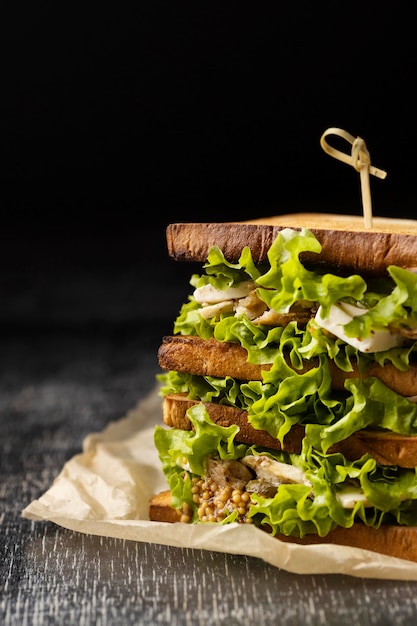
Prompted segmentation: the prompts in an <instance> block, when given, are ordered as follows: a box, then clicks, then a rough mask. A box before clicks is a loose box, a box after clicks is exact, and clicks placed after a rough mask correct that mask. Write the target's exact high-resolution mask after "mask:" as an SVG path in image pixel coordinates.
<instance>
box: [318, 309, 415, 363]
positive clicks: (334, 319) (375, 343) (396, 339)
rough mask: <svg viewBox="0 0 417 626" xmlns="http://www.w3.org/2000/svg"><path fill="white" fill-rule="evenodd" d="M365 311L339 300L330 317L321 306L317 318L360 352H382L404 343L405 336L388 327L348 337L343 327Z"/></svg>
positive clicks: (326, 328)
mask: <svg viewBox="0 0 417 626" xmlns="http://www.w3.org/2000/svg"><path fill="white" fill-rule="evenodd" d="M364 313H366V309H363V308H361V307H357V306H353V305H352V304H347V303H346V302H339V303H338V304H334V305H333V306H331V307H330V311H329V315H328V317H323V311H322V307H321V306H320V307H319V309H318V311H317V313H316V317H315V320H316V322H317V324H318V325H319V326H321V327H322V328H324V329H325V330H327V331H329V332H330V333H332V334H333V335H336V337H339V339H342V340H343V341H344V342H345V343H348V344H349V345H351V346H353V347H354V348H357V349H358V350H360V352H381V351H382V350H389V349H390V348H395V347H397V346H400V345H402V344H403V343H404V338H403V337H402V336H401V335H399V334H393V333H391V331H390V330H389V329H388V328H375V329H374V330H373V331H372V332H371V334H370V335H369V337H362V338H361V337H348V336H347V335H346V333H345V332H344V329H343V327H344V326H345V325H346V324H348V323H349V322H351V321H352V319H353V318H354V317H357V316H358V315H363V314H364Z"/></svg>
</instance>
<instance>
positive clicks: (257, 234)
mask: <svg viewBox="0 0 417 626" xmlns="http://www.w3.org/2000/svg"><path fill="white" fill-rule="evenodd" d="M286 227H291V228H295V229H301V228H308V229H309V230H311V231H312V233H313V234H314V235H315V236H316V237H317V239H318V241H319V242H320V243H321V245H322V251H321V253H320V254H319V255H318V254H316V253H308V252H306V253H303V254H302V255H301V256H300V258H301V260H302V261H303V262H304V263H305V264H306V265H307V266H312V265H323V266H325V267H331V268H332V271H333V272H334V273H340V274H342V275H343V274H351V273H359V274H364V275H365V274H369V275H383V274H384V273H385V272H386V269H387V267H388V266H389V265H398V266H400V267H403V268H407V269H415V268H416V265H417V261H416V259H417V220H405V219H404V220H402V219H395V218H380V217H375V218H374V219H373V227H372V229H365V227H364V221H363V218H362V217H359V216H355V215H337V214H326V213H294V214H283V215H277V216H272V217H266V218H260V219H256V220H250V221H244V222H215V223H205V222H202V223H198V222H197V223H174V224H169V225H168V227H167V230H166V238H167V246H168V253H169V255H170V256H171V257H172V258H173V259H176V260H178V261H195V262H205V261H206V260H207V256H208V252H209V249H210V248H211V246H214V245H216V246H218V247H219V248H220V249H221V250H222V251H223V254H224V255H225V257H226V259H227V260H228V261H230V262H232V263H235V262H236V261H237V260H238V259H239V257H240V254H241V252H242V250H243V248H244V247H245V246H249V247H250V249H251V251H252V256H253V259H254V261H255V263H262V262H264V261H265V260H266V259H267V253H268V250H269V248H270V247H271V245H272V243H273V241H274V240H275V239H276V237H277V235H278V233H279V232H280V231H281V230H282V229H283V228H286Z"/></svg>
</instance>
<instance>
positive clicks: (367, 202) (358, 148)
mask: <svg viewBox="0 0 417 626" xmlns="http://www.w3.org/2000/svg"><path fill="white" fill-rule="evenodd" d="M328 135H338V136H339V137H342V139H345V140H346V141H348V142H349V143H350V144H351V145H352V149H351V153H350V154H346V153H345V152H342V151H341V150H337V149H336V148H333V147H332V146H330V145H329V144H328V143H327V141H326V137H327V136H328ZM320 145H321V147H322V148H323V150H324V151H325V152H326V153H327V154H329V155H330V156H332V157H334V158H335V159H338V160H339V161H343V163H347V164H348V165H351V166H352V167H354V168H355V170H356V171H357V172H359V174H360V181H361V192H362V209H363V216H364V220H365V228H367V229H369V228H372V200H371V188H370V183H369V175H370V174H372V175H373V176H376V177H377V178H382V179H383V178H385V177H386V175H387V172H384V170H380V169H378V168H377V167H374V166H373V165H371V158H370V155H369V151H368V149H367V147H366V144H365V142H364V140H363V139H362V138H361V137H356V138H355V137H353V135H351V134H350V133H348V132H347V131H345V130H343V129H341V128H334V127H332V128H328V129H327V130H326V131H325V132H324V133H323V135H322V136H321V138H320Z"/></svg>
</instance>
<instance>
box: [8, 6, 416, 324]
mask: <svg viewBox="0 0 417 626" xmlns="http://www.w3.org/2000/svg"><path fill="white" fill-rule="evenodd" d="M9 4H10V6H9V7H8V8H6V9H3V13H4V15H3V20H2V33H3V34H2V43H3V46H4V53H3V55H2V56H3V61H4V62H3V70H2V74H3V77H2V83H3V89H2V92H3V95H2V98H1V100H2V103H1V106H2V111H3V113H2V121H3V123H2V138H1V150H2V153H3V162H4V164H3V166H2V171H1V186H0V194H1V198H2V202H1V211H2V228H1V235H0V241H1V258H0V261H1V265H2V268H3V272H2V273H1V287H2V293H3V296H2V301H3V306H2V311H1V313H0V317H1V316H2V318H3V320H5V321H7V322H10V323H12V322H14V323H15V322H16V320H17V319H21V320H26V321H28V322H30V323H33V322H34V321H38V322H39V323H40V322H41V321H42V320H43V321H45V322H48V323H49V322H51V321H52V320H55V321H56V320H57V319H58V318H59V319H61V320H62V318H65V319H73V320H75V319H78V316H79V317H82V311H83V310H84V311H85V313H86V316H87V317H88V318H89V319H95V320H96V321H97V320H100V319H102V317H103V316H104V317H106V315H107V316H108V310H109V308H108V307H109V300H111V301H112V303H113V305H114V301H115V300H117V299H119V302H120V303H121V304H120V307H119V309H118V310H119V312H120V311H122V310H123V311H124V313H119V319H122V320H126V318H129V319H130V318H135V317H136V318H137V316H138V315H140V310H141V307H140V306H139V303H137V304H136V305H135V302H136V298H137V296H136V295H135V297H134V298H132V297H131V293H132V292H135V291H136V287H137V288H138V289H140V287H139V282H140V280H142V281H143V280H145V281H146V280H147V281H151V280H153V279H151V278H150V274H151V273H152V268H154V267H156V266H158V264H159V266H160V265H161V264H162V265H163V272H162V273H163V275H164V277H165V280H166V281H168V282H169V283H170V281H171V278H172V276H171V275H170V274H169V271H173V270H168V277H167V275H166V274H165V273H164V272H165V263H166V258H165V246H164V229H165V225H166V224H167V223H168V222H171V221H181V220H186V221H189V220H192V221H212V220H229V219H244V218H250V217H254V216H262V215H267V214H272V213H277V212H292V211H300V210H302V211H305V210H307V211H309V210H320V211H335V212H347V213H360V212H361V199H360V185H359V176H358V174H357V172H355V171H354V169H353V168H350V167H348V166H347V165H344V164H342V163H340V162H338V161H335V160H333V159H331V158H330V157H329V156H327V155H326V154H325V153H324V152H323V151H322V150H321V148H320V145H319V139H320V136H321V134H322V132H323V131H324V130H325V129H326V128H328V127H330V126H339V127H341V128H344V129H346V130H347V131H349V132H350V133H351V134H353V135H355V136H356V135H360V136H361V137H363V138H364V139H365V141H366V143H367V146H368V149H369V151H370V154H371V159H372V162H373V163H374V165H376V166H377V167H380V168H382V169H385V170H386V171H387V172H388V177H387V178H386V180H384V181H381V180H377V179H372V180H371V192H372V198H373V210H374V214H380V215H396V216H397V217H408V216H414V213H415V211H414V206H415V197H416V191H415V173H414V170H415V166H416V164H417V160H416V156H415V154H416V152H415V147H416V145H417V144H416V139H417V138H416V127H415V121H414V118H415V95H414V77H415V74H416V72H415V66H416V56H415V52H416V44H415V33H414V21H413V18H412V16H411V15H408V14H407V13H406V12H404V10H401V9H400V8H399V7H401V6H403V5H398V3H397V4H394V3H386V5H384V6H381V4H380V3H375V2H360V3H352V2H349V3H334V2H322V3H312V2H308V3H307V2H306V3H300V2H298V3H297V2H296V3H278V2H274V3H256V4H255V3H252V4H249V3H248V4H246V5H245V4H242V3H238V2H225V3H212V2H191V3H188V2H187V3H183V2H172V1H162V0H154V1H152V2H135V3H133V2H127V3H119V4H117V5H116V4H112V5H111V4H110V5H97V6H96V7H94V8H87V7H85V6H84V7H82V8H79V9H78V8H76V7H75V6H74V5H70V4H66V5H62V3H51V6H49V7H48V5H47V4H42V6H39V3H28V6H27V7H24V8H23V7H22V6H21V5H15V4H13V3H9ZM6 12H7V14H6ZM345 147H346V148H347V146H345ZM162 259H163V260H162ZM0 271H1V268H0ZM175 271H176V270H175ZM117 273H118V274H117ZM116 274H117V276H116ZM93 275H94V276H93ZM86 277H89V278H88V280H87V278H86ZM109 277H110V278H109ZM49 279H51V280H49ZM78 279H80V280H81V282H82V281H84V282H83V285H84V287H83V289H84V291H82V296H81V297H80V296H78V297H77V304H76V305H75V304H74V301H73V300H71V298H69V297H68V293H69V289H70V286H71V285H73V284H75V283H76V282H77V280H78ZM48 281H49V282H48ZM86 281H87V283H86ZM94 281H95V282H94ZM123 281H124V282H123ZM93 284H94V289H95V292H94V289H92V285H93ZM123 284H124V285H125V291H123V290H122V287H121V285H123ZM65 285H66V286H67V291H65ZM115 285H116V286H115ZM62 290H64V291H62ZM118 290H119V291H118ZM121 290H122V293H121ZM92 293H95V294H96V296H94V297H93V296H92ZM97 293H99V294H100V297H101V298H102V299H100V297H98V296H97ZM128 294H129V295H128ZM106 297H107V301H104V302H103V299H104V300H105V299H106ZM98 302H100V305H98V304H97V303H98ZM113 308H114V306H113ZM53 310H55V311H57V313H56V315H55V317H54V315H53V313H52V311H53ZM128 310H129V311H130V312H129V313H127V311H128ZM88 311H89V313H88ZM103 311H107V313H103ZM114 315H115V316H116V317H117V314H116V313H114Z"/></svg>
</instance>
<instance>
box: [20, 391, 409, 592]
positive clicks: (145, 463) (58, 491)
mask: <svg viewBox="0 0 417 626" xmlns="http://www.w3.org/2000/svg"><path fill="white" fill-rule="evenodd" d="M155 424H162V401H161V398H160V397H159V395H158V388H157V387H156V388H155V389H154V390H153V391H152V392H151V393H150V394H149V395H148V396H147V397H146V398H145V399H144V400H143V401H142V402H141V403H140V404H138V406H137V407H135V408H134V409H132V410H131V411H129V412H128V414H127V415H126V416H125V417H124V418H122V419H120V420H119V421H116V422H112V423H110V424H109V425H108V427H107V428H106V429H105V430H103V431H102V432H100V433H92V434H90V435H88V436H87V437H86V438H85V440H84V442H83V450H82V452H80V454H77V455H76V456H74V457H73V458H72V459H70V460H69V461H68V462H67V463H66V464H65V465H64V467H63V468H62V470H61V472H60V474H59V475H58V476H57V478H56V479H55V481H54V482H53V484H52V485H51V487H50V488H49V489H48V490H47V491H46V492H45V493H44V494H43V495H42V496H41V497H40V498H39V499H38V500H34V501H33V502H31V503H30V504H29V505H28V506H27V507H26V508H25V509H24V510H23V512H22V515H23V517H24V518H27V519H30V520H35V521H51V522H54V523H55V524H57V525H59V526H62V527H64V528H68V529H70V530H73V531H77V532H81V533H88V534H93V535H103V536H108V537H116V538H122V539H130V540H133V541H144V542H150V543H157V544H165V545H169V546H176V547H180V548H197V549H203V550H213V551H217V552H226V553H230V554H241V555H247V556H253V557H258V558H260V559H263V560H264V561H266V562H268V563H270V564H271V565H274V566H276V567H278V568H281V569H284V570H286V571H288V572H292V573H295V574H330V573H332V574H347V575H350V576H356V577H363V578H383V579H392V580H394V579H395V580H417V564H416V563H411V562H409V561H405V560H402V559H396V558H392V557H386V556H383V555H379V554H376V553H374V552H370V551H368V550H360V549H358V548H349V547H345V546H334V545H330V544H321V545H311V546H301V545H297V544H292V543H287V542H282V541H279V540H278V539H276V538H274V537H271V536H270V535H268V534H267V533H266V532H264V531H262V530H259V529H258V528H255V527H254V526H250V525H241V524H227V525H224V526H220V525H219V526H217V525H204V524H193V525H192V524H182V523H178V524H168V523H160V522H151V521H149V517H148V502H149V498H150V497H151V496H152V495H153V494H155V493H158V492H159V491H162V490H164V489H166V488H167V484H166V481H165V478H164V476H163V474H162V471H161V469H160V462H159V459H158V455H157V452H156V449H155V448H154V444H153V432H154V426H155Z"/></svg>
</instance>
